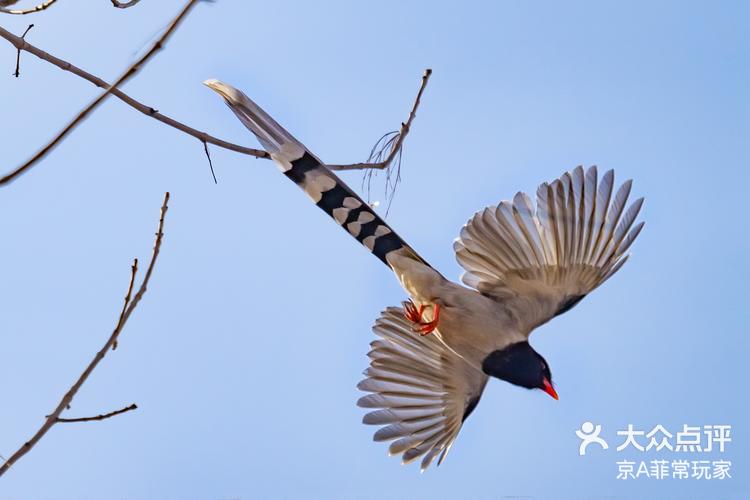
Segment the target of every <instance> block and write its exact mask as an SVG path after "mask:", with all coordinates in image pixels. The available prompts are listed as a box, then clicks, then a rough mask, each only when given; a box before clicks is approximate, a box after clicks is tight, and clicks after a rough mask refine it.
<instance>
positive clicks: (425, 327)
mask: <svg viewBox="0 0 750 500" xmlns="http://www.w3.org/2000/svg"><path fill="white" fill-rule="evenodd" d="M432 307H433V311H434V312H433V318H432V321H426V322H420V323H419V326H417V325H415V326H414V327H413V328H412V329H413V330H414V331H415V332H417V333H419V334H420V335H421V336H423V337H424V336H425V335H429V334H431V333H432V332H434V331H435V328H437V326H438V323H439V322H440V304H435V305H433V306H432Z"/></svg>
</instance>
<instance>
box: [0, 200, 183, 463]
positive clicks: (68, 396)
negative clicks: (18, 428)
mask: <svg viewBox="0 0 750 500" xmlns="http://www.w3.org/2000/svg"><path fill="white" fill-rule="evenodd" d="M168 203H169V193H165V194H164V202H163V203H162V206H161V211H160V215H159V226H158V229H157V231H156V239H155V240H154V248H153V251H152V253H151V260H150V262H149V264H148V268H147V269H146V274H145V275H144V276H143V280H142V281H141V284H140V286H139V287H138V291H137V292H136V293H135V295H132V292H133V285H134V283H135V278H136V274H137V273H138V259H135V261H134V262H133V265H132V266H131V272H130V282H129V285H128V291H127V293H126V295H125V305H124V306H123V308H122V311H121V312H120V316H119V318H118V320H117V324H116V325H115V328H114V330H113V331H112V334H111V335H110V336H109V338H108V339H107V342H106V343H105V344H104V347H102V348H101V349H100V350H99V351H98V352H97V353H96V355H95V356H94V359H92V360H91V362H90V363H89V364H88V366H87V367H86V369H85V370H84V371H83V373H81V375H80V376H79V377H78V380H76V381H75V383H74V384H73V385H72V386H71V388H70V389H69V390H68V392H66V393H65V395H64V396H63V397H62V399H61V400H60V402H59V403H58V404H57V407H55V410H54V411H53V412H52V413H50V414H49V415H47V417H45V419H44V423H43V424H42V426H41V427H40V428H39V430H38V431H36V433H35V434H34V435H33V436H32V437H31V439H29V440H28V441H27V442H26V443H24V444H23V445H22V446H21V447H20V448H19V449H18V450H17V451H16V452H15V453H13V455H11V457H10V458H8V459H7V460H6V461H5V463H3V465H2V466H0V476H2V475H3V474H5V473H6V472H8V470H9V469H10V468H11V467H12V466H13V465H14V464H15V463H16V462H18V460H19V459H21V458H22V457H23V456H24V455H26V454H27V453H28V452H29V451H31V450H32V448H34V446H35V445H36V444H37V443H38V442H39V440H40V439H42V438H43V437H44V435H45V434H47V432H48V431H49V430H50V429H51V428H52V427H53V426H54V425H55V424H57V423H60V422H88V421H92V420H104V419H106V418H110V417H113V416H115V415H120V414H122V413H125V412H127V411H131V410H135V409H136V408H137V407H136V406H135V405H131V406H129V407H127V408H124V409H122V410H118V411H116V412H111V413H107V414H103V415H99V416H97V417H85V418H78V419H63V418H61V417H60V415H62V413H63V412H64V411H65V410H66V409H68V408H69V407H70V404H71V403H72V402H73V398H74V397H75V396H76V394H77V393H78V391H79V390H80V388H81V387H82V386H83V384H84V383H85V382H86V380H88V378H89V376H90V375H91V373H93V371H94V369H95V368H96V367H97V366H98V365H99V363H100V362H101V361H102V360H103V359H104V357H105V356H106V355H107V352H109V350H110V349H112V348H113V347H114V346H115V345H116V344H117V340H118V338H119V337H120V333H122V330H123V328H125V324H126V323H127V322H128V319H129V318H130V315H131V314H132V313H133V311H134V310H135V308H136V307H137V306H138V303H139V302H140V301H141V298H143V295H144V294H145V293H146V289H147V288H148V283H149V281H150V280H151V275H152V274H153V271H154V266H155V265H156V259H157V258H158V257H159V251H160V250H161V242H162V238H163V237H164V218H165V216H166V214H167V209H168Z"/></svg>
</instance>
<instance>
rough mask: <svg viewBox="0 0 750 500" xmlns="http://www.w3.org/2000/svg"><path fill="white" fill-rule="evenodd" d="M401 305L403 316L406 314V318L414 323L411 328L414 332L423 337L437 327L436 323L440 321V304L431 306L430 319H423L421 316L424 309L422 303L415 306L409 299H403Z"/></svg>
mask: <svg viewBox="0 0 750 500" xmlns="http://www.w3.org/2000/svg"><path fill="white" fill-rule="evenodd" d="M403 305H404V316H406V319H408V320H409V321H411V322H412V323H414V325H413V326H412V330H413V331H414V332H415V333H418V334H420V335H421V336H423V337H424V336H425V335H429V334H431V333H432V332H434V331H435V329H436V328H437V327H438V323H439V321H440V304H435V305H434V306H433V308H434V313H433V319H432V321H424V319H423V318H422V316H423V314H424V309H425V306H424V305H421V306H419V307H417V306H415V305H414V303H413V302H412V301H411V300H409V301H404V302H403Z"/></svg>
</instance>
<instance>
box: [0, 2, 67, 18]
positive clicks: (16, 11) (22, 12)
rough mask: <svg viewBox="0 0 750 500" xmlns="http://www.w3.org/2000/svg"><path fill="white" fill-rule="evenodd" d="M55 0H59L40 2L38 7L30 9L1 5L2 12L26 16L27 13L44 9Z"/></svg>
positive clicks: (0, 10)
mask: <svg viewBox="0 0 750 500" xmlns="http://www.w3.org/2000/svg"><path fill="white" fill-rule="evenodd" d="M55 2H57V0H47V1H46V2H43V3H40V4H39V5H37V6H36V7H32V8H30V9H6V8H4V7H0V12H2V13H3V14H15V15H18V16H24V15H26V14H33V13H34V12H39V11H42V10H44V9H46V8H47V7H49V6H50V5H52V4H53V3H55ZM13 3H15V2H13Z"/></svg>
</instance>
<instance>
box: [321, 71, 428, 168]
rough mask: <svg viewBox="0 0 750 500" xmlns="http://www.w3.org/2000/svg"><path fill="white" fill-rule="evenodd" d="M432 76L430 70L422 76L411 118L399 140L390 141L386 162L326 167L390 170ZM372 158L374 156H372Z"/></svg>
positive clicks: (400, 132) (406, 122) (398, 137)
mask: <svg viewBox="0 0 750 500" xmlns="http://www.w3.org/2000/svg"><path fill="white" fill-rule="evenodd" d="M430 75H432V70H431V69H429V68H428V69H426V70H424V74H423V75H422V84H421V85H420V86H419V92H417V97H416V98H415V99H414V104H413V105H412V107H411V111H410V112H409V117H408V118H407V119H406V121H405V122H403V123H401V130H399V132H398V136H397V138H396V139H395V140H390V141H388V143H387V145H388V146H389V147H390V150H389V152H388V156H387V157H386V158H385V160H383V161H381V162H378V163H353V164H351V165H326V166H327V167H328V168H330V169H331V170H364V169H375V170H383V169H385V168H388V166H389V165H390V164H391V163H392V162H393V160H394V159H395V158H396V155H397V154H399V151H401V148H402V147H403V145H404V139H406V136H407V135H408V134H409V130H410V128H411V123H412V122H413V121H414V118H415V117H416V116H417V108H418V107H419V103H420V101H421V99H422V94H423V93H424V89H425V87H427V81H428V80H429V79H430ZM378 142H380V141H378ZM370 156H372V154H371V155H370Z"/></svg>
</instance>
